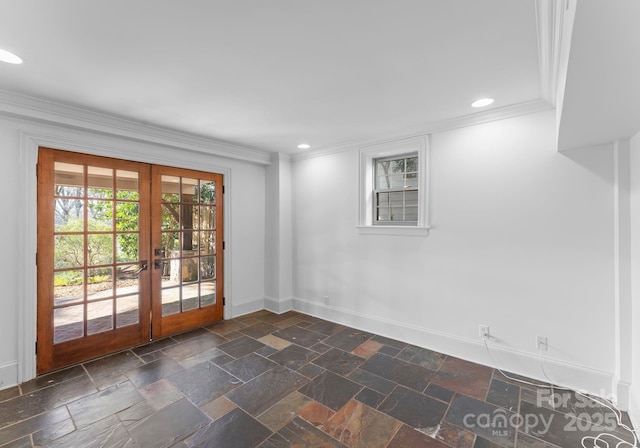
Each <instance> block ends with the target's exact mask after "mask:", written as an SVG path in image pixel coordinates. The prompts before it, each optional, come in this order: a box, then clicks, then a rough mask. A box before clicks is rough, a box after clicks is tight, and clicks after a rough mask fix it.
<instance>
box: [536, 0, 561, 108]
mask: <svg viewBox="0 0 640 448" xmlns="http://www.w3.org/2000/svg"><path fill="white" fill-rule="evenodd" d="M535 5H536V23H537V28H538V66H539V70H540V91H541V95H542V99H544V100H545V101H546V102H548V103H549V104H551V105H552V106H555V105H556V98H557V92H558V77H559V74H560V57H561V54H562V52H561V48H562V44H563V42H562V36H563V28H564V27H565V26H566V23H565V20H566V17H565V11H566V10H567V9H568V7H569V0H536V3H535Z"/></svg>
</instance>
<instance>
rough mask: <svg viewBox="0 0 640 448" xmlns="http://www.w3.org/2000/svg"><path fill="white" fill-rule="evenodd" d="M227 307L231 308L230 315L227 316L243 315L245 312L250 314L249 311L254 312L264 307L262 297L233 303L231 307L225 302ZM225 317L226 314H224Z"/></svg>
mask: <svg viewBox="0 0 640 448" xmlns="http://www.w3.org/2000/svg"><path fill="white" fill-rule="evenodd" d="M227 308H229V309H230V310H231V316H229V318H235V317H240V316H244V315H245V314H251V313H255V312H256V311H261V310H263V309H265V306H264V299H263V298H262V299H254V300H250V301H248V302H245V303H240V304H237V305H234V306H233V307H230V306H229V305H228V304H227ZM225 319H227V317H226V315H225Z"/></svg>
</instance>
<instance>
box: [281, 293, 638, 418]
mask: <svg viewBox="0 0 640 448" xmlns="http://www.w3.org/2000/svg"><path fill="white" fill-rule="evenodd" d="M293 309H294V310H296V311H300V312H302V313H305V314H309V315H312V316H316V317H319V318H322V319H326V320H330V321H332V322H336V323H340V324H343V325H348V326H350V327H354V328H357V329H359V330H363V331H368V332H372V333H376V334H379V335H381V336H386V337H389V338H392V339H397V340H400V341H403V342H407V343H409V344H413V345H417V346H419V347H424V348H428V349H430V350H434V351H437V352H440V353H444V354H447V355H451V356H456V357H458V358H462V359H465V360H468V361H472V362H476V363H479V364H483V365H487V366H491V367H495V368H499V369H502V370H506V371H509V372H512V373H515V374H518V375H522V376H526V377H529V378H532V379H535V380H538V381H544V382H549V380H548V379H546V378H545V374H544V373H543V372H542V370H541V368H540V358H539V356H538V355H537V354H533V353H528V352H525V351H522V350H515V349H510V348H505V347H501V346H499V345H497V344H496V343H495V342H489V343H488V346H489V350H490V353H491V355H489V354H488V353H487V350H486V348H485V346H484V344H483V342H482V341H479V340H474V339H469V338H462V337H459V336H455V335H451V334H445V333H439V332H434V331H432V330H429V329H426V328H420V327H416V326H413V325H407V324H405V323H402V322H396V321H392V320H388V319H383V318H380V317H377V316H371V315H367V314H364V313H360V312H355V311H352V310H348V309H344V308H339V307H335V306H327V305H325V304H323V303H319V302H316V301H311V300H306V299H301V298H294V300H293ZM543 363H544V371H545V372H546V374H547V375H548V376H549V378H550V379H551V380H552V381H553V382H554V383H555V384H558V385H560V386H563V387H567V388H570V389H573V390H580V391H584V392H587V393H590V394H594V395H598V396H604V397H607V398H608V397H609V396H610V395H611V392H612V390H611V387H612V384H613V383H612V381H613V373H609V372H604V371H600V370H595V369H592V368H589V367H586V366H581V365H576V364H572V363H567V362H563V361H559V360H556V359H549V358H543ZM638 416H640V414H638Z"/></svg>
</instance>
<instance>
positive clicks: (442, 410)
mask: <svg viewBox="0 0 640 448" xmlns="http://www.w3.org/2000/svg"><path fill="white" fill-rule="evenodd" d="M553 404H557V405H558V406H555V407H554V406H553ZM605 411H606V410H603V409H601V408H600V407H598V406H597V405H595V404H594V403H591V402H587V400H585V399H583V398H581V397H579V396H576V395H575V394H573V393H570V392H567V391H557V393H556V395H553V396H552V395H551V393H550V390H549V389H546V388H539V389H538V388H535V387H533V386H527V385H523V384H521V383H518V382H515V381H512V380H510V379H507V378H506V377H504V376H503V375H502V374H501V373H499V372H497V371H495V370H493V369H491V368H489V367H486V366H482V365H479V364H474V363H471V362H467V361H464V360H461V359H457V358H454V357H451V356H446V355H443V354H441V353H436V352H433V351H431V350H427V349H423V348H419V347H416V346H413V345H409V344H405V343H403V342H399V341H396V340H392V339H388V338H385V337H381V336H378V335H375V334H371V333H367V332H363V331H358V330H356V329H353V328H348V327H344V326H342V325H338V324H335V323H332V322H328V321H325V320H321V319H318V318H315V317H311V316H306V315H303V314H299V313H296V312H288V313H285V314H282V315H276V314H272V313H270V312H267V311H260V312H257V313H253V314H251V315H248V316H243V317H240V318H237V319H233V320H229V321H224V322H219V323H216V324H213V325H209V326H207V327H204V328H199V329H196V330H194V331H191V332H188V333H184V334H180V335H177V336H174V337H171V338H167V339H163V340H159V341H156V342H153V343H150V344H148V345H145V346H142V347H138V348H135V349H132V350H126V351H123V352H120V353H117V354H114V355H110V356H107V357H104V358H101V359H97V360H93V361H90V362H86V363H84V364H82V365H77V366H73V367H70V368H67V369H65V370H61V371H58V372H54V373H51V374H49V375H45V376H42V377H39V378H37V379H35V380H33V381H30V382H28V383H25V384H22V385H20V386H17V387H14V388H11V389H7V390H3V391H0V446H11V447H32V446H52V447H83V448H84V447H93V446H96V447H98V446H99V447H170V446H177V447H196V446H200V447H233V448H242V447H257V446H259V447H262V448H276V447H291V446H295V447H343V446H347V447H366V448H375V447H388V448H404V447H410V448H420V447H429V448H439V447H440V448H446V447H456V448H472V447H473V448H491V447H523V448H534V447H535V448H553V447H579V446H581V445H580V441H581V439H582V437H584V436H589V435H597V433H598V432H599V431H600V430H601V429H602V427H603V426H610V423H611V419H612V417H613V416H612V413H611V412H609V411H606V412H605ZM624 418H625V419H626V420H625V421H627V422H628V417H627V416H626V415H624ZM611 429H612V430H613V432H614V434H616V435H618V436H619V437H622V438H624V439H626V440H630V436H629V434H628V433H627V434H625V433H624V432H623V431H621V430H620V431H619V432H618V430H616V429H615V428H611ZM591 446H596V445H591ZM597 446H605V445H604V444H600V445H597ZM612 446H615V443H614V444H613V445H612Z"/></svg>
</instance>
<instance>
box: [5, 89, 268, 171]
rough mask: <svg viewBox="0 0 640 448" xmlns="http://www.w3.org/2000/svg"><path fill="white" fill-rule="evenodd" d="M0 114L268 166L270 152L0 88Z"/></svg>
mask: <svg viewBox="0 0 640 448" xmlns="http://www.w3.org/2000/svg"><path fill="white" fill-rule="evenodd" d="M0 114H3V115H8V116H16V117H21V118H26V119H29V120H38V121H40V122H45V123H53V124H56V125H59V126H65V127H74V128H81V129H87V130H91V131H95V132H100V133H102V134H106V135H114V136H118V137H124V138H127V139H131V140H138V141H142V142H147V143H152V144H154V145H161V146H165V147H173V148H179V149H183V150H184V149H187V150H190V151H195V152H199V153H202V154H208V155H214V156H219V157H225V158H231V159H237V160H243V161H246V162H252V163H257V164H260V165H268V164H269V163H270V158H269V153H268V152H266V151H262V150H258V149H253V148H246V147H242V146H238V145H234V144H231V143H227V142H223V141H220V140H215V139H212V138H207V137H200V136H196V135H193V134H188V133H184V132H179V131H174V130H169V129H166V128H161V127H158V126H150V125H145V124H142V123H139V122H136V121H133V120H127V119H124V118H120V117H116V116H113V115H109V114H105V113H100V112H95V111H90V110H87V109H82V108H79V107H74V106H70V105H67V104H63V103H60V102H53V101H49V100H46V99H43V98H36V97H33V96H27V95H20V94H17V93H14V92H9V91H7V90H1V89H0Z"/></svg>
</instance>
